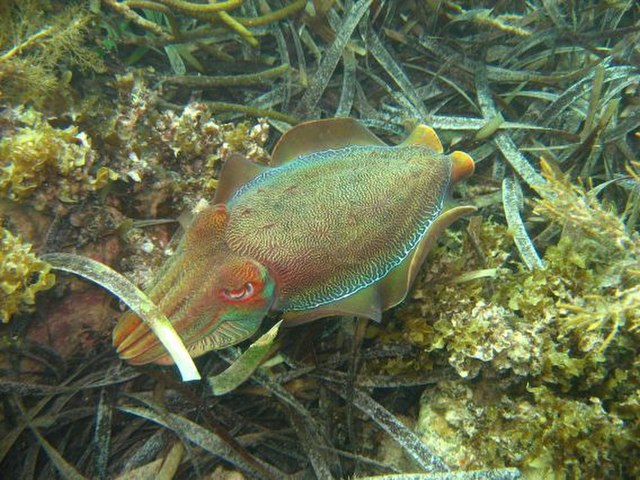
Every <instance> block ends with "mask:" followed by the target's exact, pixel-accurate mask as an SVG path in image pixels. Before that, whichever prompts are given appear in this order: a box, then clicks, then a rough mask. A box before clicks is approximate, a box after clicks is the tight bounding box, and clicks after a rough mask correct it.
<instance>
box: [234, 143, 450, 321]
mask: <svg viewBox="0 0 640 480" xmlns="http://www.w3.org/2000/svg"><path fill="white" fill-rule="evenodd" d="M439 157H442V158H439ZM450 177H451V162H449V161H447V158H446V157H445V156H444V155H441V154H436V153H435V152H434V151H433V150H432V149H431V148H429V147H424V146H420V145H411V146H406V147H381V146H367V145H355V146H349V147H345V148H342V149H339V150H326V151H322V152H316V153H312V154H310V155H305V156H302V157H299V158H298V159H296V160H294V161H292V162H289V163H286V164H284V165H282V166H281V167H278V168H275V169H273V170H270V171H267V172H265V173H263V174H261V175H259V176H258V177H256V178H255V179H254V180H252V181H251V182H249V183H248V184H246V185H245V186H244V187H242V188H241V189H240V190H239V191H238V192H237V193H236V194H235V195H234V197H233V198H232V199H231V201H230V202H229V203H228V208H229V214H230V215H229V223H228V224H227V230H226V235H225V237H226V240H227V244H228V245H229V247H230V248H231V250H233V251H234V252H237V253H239V254H241V255H244V256H248V257H251V258H255V259H256V260H258V261H259V262H261V263H262V264H264V265H266V266H267V268H268V269H269V271H271V272H272V274H273V276H274V278H275V280H276V285H277V286H278V299H277V302H276V304H275V305H274V308H275V309H277V310H307V309H310V308H315V307H318V306H321V305H324V304H327V303H330V302H333V301H336V300H338V299H341V298H344V297H347V296H349V295H351V294H353V293H355V292H357V291H359V290H361V289H363V288H365V287H367V286H369V285H371V284H372V283H374V282H375V281H376V280H379V279H381V278H382V277H384V276H385V275H386V274H387V273H388V272H389V271H390V270H391V269H392V268H393V267H395V266H396V265H398V264H399V263H400V262H401V261H402V260H403V259H404V258H405V257H406V256H407V255H408V254H409V252H410V251H411V250H412V249H413V248H414V247H415V246H416V245H417V243H418V241H419V240H420V239H421V238H422V237H423V236H424V233H425V232H426V231H427V229H428V228H429V226H430V225H431V224H432V223H433V221H434V220H435V218H436V217H437V216H438V214H439V213H440V211H441V210H442V205H443V201H444V198H445V194H446V191H447V189H448V186H449V181H448V179H449V178H450ZM443 178H444V179H447V180H446V181H444V182H443V181H440V179H443Z"/></svg>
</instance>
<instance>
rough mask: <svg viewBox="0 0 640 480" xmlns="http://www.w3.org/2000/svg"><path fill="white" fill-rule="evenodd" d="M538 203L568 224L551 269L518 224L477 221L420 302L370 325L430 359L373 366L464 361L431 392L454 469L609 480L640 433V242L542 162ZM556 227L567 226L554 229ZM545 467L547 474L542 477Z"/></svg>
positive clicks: (436, 260) (426, 417)
mask: <svg viewBox="0 0 640 480" xmlns="http://www.w3.org/2000/svg"><path fill="white" fill-rule="evenodd" d="M543 173H544V175H545V177H546V179H547V184H546V186H545V187H543V188H542V189H541V190H540V193H541V194H542V195H543V197H542V199H540V200H537V201H535V205H534V211H535V213H537V214H539V215H541V216H542V218H543V219H545V220H547V221H550V222H551V223H552V224H553V225H556V227H555V228H556V232H557V237H556V240H555V241H554V242H551V244H550V245H548V246H547V248H546V251H545V255H544V261H545V265H546V268H545V269H537V270H534V271H529V270H528V269H527V268H526V267H525V266H524V265H523V264H522V263H521V262H519V261H516V260H513V259H512V258H511V257H510V256H509V254H508V252H510V251H512V247H511V245H510V239H509V233H508V231H507V229H506V227H504V226H503V225H500V224H498V223H496V222H495V221H493V220H492V219H480V218H479V217H476V218H475V219H473V220H472V221H471V223H470V226H469V229H468V232H467V233H466V234H465V233H451V232H450V233H448V236H447V239H446V241H445V243H444V244H443V245H441V246H440V247H438V248H437V249H435V251H434V252H433V254H432V260H431V263H430V264H428V267H427V271H426V272H425V275H424V277H423V278H422V279H421V280H420V281H419V282H418V285H417V288H416V291H415V293H414V301H413V302H410V303H408V304H407V305H406V306H405V307H403V308H401V309H399V310H398V312H397V314H396V318H395V319H394V320H393V321H391V322H389V323H387V324H383V325H382V326H374V327H372V328H371V329H370V335H371V336H372V337H374V338H376V339H377V341H378V342H380V343H382V344H385V343H393V342H399V341H400V342H408V343H410V344H412V345H414V346H415V348H416V349H417V350H418V354H417V355H416V356H413V357H411V358H407V359H391V360H385V361H379V362H377V363H371V364H369V365H368V366H367V368H368V369H370V370H374V371H380V370H382V371H383V372H385V373H391V374H398V373H403V374H406V373H411V372H418V371H422V372H425V371H431V370H435V369H436V368H440V369H441V368H443V367H444V368H445V371H446V369H447V367H449V368H450V369H451V372H452V375H451V378H450V379H448V380H443V381H441V382H439V383H438V384H437V385H436V386H435V387H433V388H429V389H427V390H426V391H425V393H424V395H423V398H422V406H421V416H420V426H419V431H420V432H421V434H422V435H423V438H424V440H425V441H426V442H427V443H428V444H430V446H432V447H433V448H434V450H436V452H437V453H439V454H442V455H443V456H444V457H445V459H446V460H447V461H448V462H450V464H451V465H458V466H460V467H461V468H465V469H466V468H469V469H471V468H483V467H498V466H517V467H519V468H521V469H523V471H524V472H525V473H527V474H528V475H529V476H530V477H531V478H578V477H582V478H597V477H600V478H602V476H603V475H608V474H612V475H613V474H615V473H616V472H617V471H619V469H621V468H624V469H625V472H626V473H627V474H630V475H631V476H634V475H635V476H638V475H640V470H638V469H639V468H640V467H638V466H637V465H636V466H634V465H622V464H621V463H620V462H621V461H622V459H624V458H625V457H626V456H628V455H631V450H632V448H633V442H634V440H633V439H637V438H639V436H640V425H639V424H638V421H637V418H638V415H639V414H640V394H639V393H638V392H639V391H640V374H639V372H638V365H640V335H639V333H640V332H639V331H638V330H639V327H640V277H639V274H640V247H639V245H640V244H639V242H638V238H637V234H635V233H631V232H630V231H628V230H627V229H626V228H625V225H624V222H623V218H624V217H621V216H620V215H618V214H617V213H616V212H615V210H614V209H612V208H610V207H608V206H607V207H605V206H603V205H602V204H601V203H600V202H599V201H598V200H597V198H596V197H595V193H596V192H597V190H592V191H589V190H587V189H586V188H583V187H581V186H576V185H573V184H571V183H570V182H569V181H568V180H567V179H566V178H565V177H564V176H562V175H560V174H558V173H557V172H554V171H553V169H551V168H550V167H549V166H548V165H547V164H546V163H545V162H543ZM551 228H554V227H553V226H552V227H551ZM536 475H542V477H536Z"/></svg>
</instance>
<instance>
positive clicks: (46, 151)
mask: <svg viewBox="0 0 640 480" xmlns="http://www.w3.org/2000/svg"><path fill="white" fill-rule="evenodd" d="M15 114H16V116H17V117H18V123H19V124H21V126H20V127H18V128H16V129H15V131H14V132H4V137H3V138H2V140H0V194H1V195H2V196H3V197H5V198H8V199H10V200H13V201H22V200H25V199H26V198H29V197H35V198H33V205H34V206H35V207H36V208H38V209H43V208H44V207H45V205H46V204H47V202H49V201H51V200H53V199H58V200H61V201H63V202H75V201H79V200H80V199H81V198H82V196H83V195H84V194H85V193H86V192H87V191H93V190H97V189H99V188H101V187H103V186H104V185H105V184H106V183H107V182H108V181H109V179H110V178H112V177H113V175H114V173H113V172H112V171H110V170H109V169H107V168H104V167H103V168H100V169H98V170H97V172H96V173H95V175H92V174H91V173H90V169H91V166H92V164H93V162H94V159H95V156H96V154H95V152H94V151H93V150H92V148H91V145H90V142H89V139H88V138H87V137H86V135H83V134H82V133H80V132H79V129H78V128H77V127H75V126H69V127H66V128H56V127H54V126H52V125H51V124H50V123H49V122H48V121H47V120H45V119H44V118H43V116H42V114H41V113H39V112H37V111H35V110H32V109H17V110H16V111H15Z"/></svg>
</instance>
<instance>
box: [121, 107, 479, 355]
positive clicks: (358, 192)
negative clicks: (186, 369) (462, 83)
mask: <svg viewBox="0 0 640 480" xmlns="http://www.w3.org/2000/svg"><path fill="white" fill-rule="evenodd" d="M442 152H443V147H442V143H441V142H440V140H439V138H438V136H437V135H436V133H435V132H434V131H433V129H431V128H429V127H426V126H424V125H419V126H418V127H416V128H415V129H414V130H413V132H412V133H411V134H410V135H409V136H408V137H407V139H406V140H405V141H404V142H402V143H401V144H399V145H398V146H396V147H390V146H387V145H385V144H384V143H383V142H382V141H381V140H380V139H378V137H376V136H375V135H374V134H373V133H371V132H370V131H369V130H368V129H367V128H365V127H364V126H362V125H361V124H360V123H359V122H357V121H355V120H353V119H327V120H319V121H315V122H308V123H304V124H302V125H299V126H297V127H295V128H293V129H291V130H290V131H289V132H287V133H286V134H285V135H283V137H282V138H281V140H280V141H279V142H278V144H277V145H276V147H275V149H274V152H273V155H272V162H271V164H272V167H270V168H268V167H264V166H259V165H256V164H253V163H251V162H249V161H248V160H247V159H245V158H244V157H241V156H233V157H231V158H229V159H228V160H227V162H226V164H225V166H224V168H223V171H222V174H221V177H220V181H219V188H218V190H217V192H216V195H215V198H214V201H215V202H216V203H217V205H214V206H212V207H210V208H208V209H205V210H204V211H203V212H200V213H199V214H197V215H196V217H195V218H194V220H193V222H192V224H191V225H190V226H189V227H188V229H187V231H186V233H185V235H184V239H183V240H182V243H181V244H180V246H179V248H178V252H177V254H176V256H175V258H174V259H173V260H172V262H171V266H170V267H169V268H168V269H166V270H165V271H164V276H163V278H162V279H160V280H159V281H158V282H157V283H156V284H155V286H154V287H153V288H152V289H151V290H150V292H149V295H150V297H151V299H152V300H153V301H154V302H156V303H157V304H158V305H159V306H160V308H161V309H162V310H163V311H164V312H165V313H166V314H167V316H168V317H169V318H170V320H171V321H172V323H173V324H174V327H175V328H176V330H177V331H178V332H179V333H180V334H181V336H182V338H183V342H184V343H185V345H187V348H188V349H189V351H190V353H191V354H192V355H193V356H197V355H200V354H202V353H204V352H206V351H208V350H211V349H215V348H222V347H224V346H227V345H232V344H235V343H238V342H239V341H241V340H243V339H244V338H246V337H247V336H249V335H251V334H252V333H254V332H255V330H256V329H257V328H258V326H259V324H260V322H261V320H262V318H263V317H264V316H265V315H266V314H267V313H268V312H269V311H270V310H276V311H283V312H284V319H285V323H286V324H289V325H293V324H297V323H303V322H308V321H311V320H315V319H317V318H321V317H326V316H329V315H354V316H361V317H366V318H371V319H373V320H376V321H379V320H380V318H381V315H382V312H383V311H384V310H386V309H388V308H391V307H393V306H394V305H397V304H398V303H400V302H401V301H402V300H403V299H404V298H405V297H406V295H407V292H408V291H409V289H410V288H411V285H412V283H413V281H414V280H415V278H416V275H417V273H418V271H419V268H420V266H421V265H422V263H423V262H424V260H425V257H426V255H427V253H428V251H429V249H430V248H431V246H432V245H433V244H434V243H435V241H436V239H437V237H438V236H439V235H440V234H441V233H442V231H443V230H445V229H446V228H447V227H448V226H449V225H450V224H451V223H452V222H453V221H455V220H456V219H458V218H460V217H461V216H462V215H466V214H469V213H470V212H472V211H473V210H474V209H473V207H456V208H452V209H449V210H445V209H444V202H445V199H446V197H447V194H448V192H449V191H450V190H451V187H452V185H453V184H454V183H456V182H458V181H460V180H462V179H464V178H466V177H468V176H469V175H471V174H472V172H473V168H474V164H473V160H472V159H471V157H469V156H468V155H467V154H465V153H463V152H453V153H452V154H450V155H445V154H443V153H442ZM114 344H115V345H116V346H117V347H118V352H119V353H120V355H121V356H122V357H123V358H125V359H127V360H129V361H130V362H131V363H135V364H143V363H150V362H155V363H169V362H170V361H171V360H170V358H169V357H168V356H167V354H166V352H165V351H164V349H163V347H162V346H161V345H160V344H159V342H158V341H157V340H156V339H155V337H154V336H153V335H152V334H151V332H150V331H149V330H148V329H147V327H146V326H145V325H144V324H142V322H140V320H139V319H138V318H137V317H136V316H135V315H133V314H125V315H124V316H123V317H122V318H121V319H120V321H119V323H118V325H117V327H116V329H115V331H114Z"/></svg>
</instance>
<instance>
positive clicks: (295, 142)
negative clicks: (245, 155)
mask: <svg viewBox="0 0 640 480" xmlns="http://www.w3.org/2000/svg"><path fill="white" fill-rule="evenodd" d="M348 145H386V143H384V142H383V141H382V140H380V139H379V138H378V137H377V136H376V135H374V134H373V132H371V130H369V129H368V128H367V127H365V126H364V125H362V124H361V123H360V122H358V121H357V120H355V119H353V118H327V119H324V120H313V121H311V122H306V123H301V124H300V125H296V126H295V127H293V128H292V129H290V130H288V131H287V132H285V134H284V135H282V137H280V140H279V141H278V143H277V144H276V146H275V148H274V149H273V153H272V154H271V165H272V166H278V165H282V164H283V163H286V162H288V161H290V160H293V159H294V158H297V157H299V156H300V155H303V154H306V153H312V152H317V151H320V150H329V149H336V148H342V147H346V146H348Z"/></svg>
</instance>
